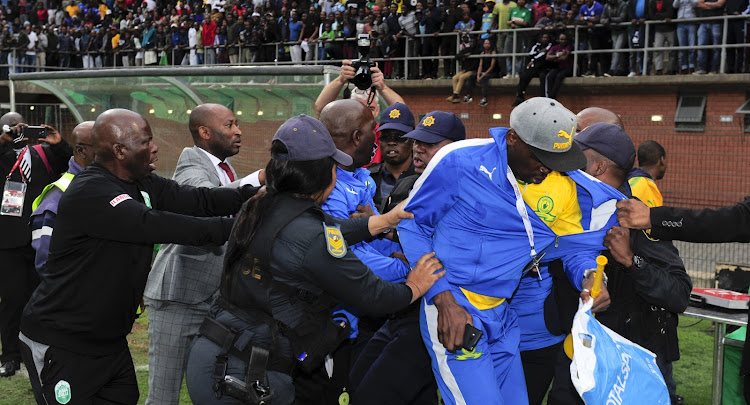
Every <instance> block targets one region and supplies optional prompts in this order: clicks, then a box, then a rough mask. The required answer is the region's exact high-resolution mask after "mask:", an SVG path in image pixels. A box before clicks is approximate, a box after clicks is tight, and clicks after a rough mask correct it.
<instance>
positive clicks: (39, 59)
mask: <svg viewBox="0 0 750 405" xmlns="http://www.w3.org/2000/svg"><path fill="white" fill-rule="evenodd" d="M37 4H40V3H37ZM44 11H45V12H46V11H47V10H44ZM34 33H35V34H36V37H37V42H36V46H35V49H36V62H35V65H36V71H37V72H41V71H43V70H44V68H45V67H46V66H47V47H48V46H49V42H48V41H47V32H46V31H45V30H42V27H40V26H38V25H36V26H34Z"/></svg>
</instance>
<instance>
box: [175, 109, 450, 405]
mask: <svg viewBox="0 0 750 405" xmlns="http://www.w3.org/2000/svg"><path fill="white" fill-rule="evenodd" d="M336 163H339V164H341V165H344V166H348V165H351V163H352V158H351V157H350V156H348V155H346V154H345V153H343V152H341V151H340V150H338V149H336V147H335V145H334V143H333V141H332V139H331V136H330V134H329V132H328V130H327V129H326V128H325V127H324V126H323V124H321V123H320V121H318V120H316V119H314V118H311V117H308V116H305V115H300V116H296V117H293V118H291V119H289V120H287V121H286V122H285V123H284V124H282V125H281V127H280V128H279V129H278V131H277V132H276V134H275V135H274V137H273V141H272V146H271V160H270V161H269V163H268V165H267V166H266V192H265V193H264V194H262V195H258V196H256V197H253V198H252V199H250V200H248V201H247V202H246V203H245V205H244V206H243V207H242V210H241V211H240V213H239V216H238V218H237V222H236V223H235V226H234V229H233V231H232V235H231V236H230V239H229V245H228V247H227V253H226V258H225V262H224V273H223V276H222V284H221V288H220V296H219V297H218V299H217V301H216V303H215V304H214V305H213V307H212V309H211V311H210V312H209V315H208V316H207V317H206V320H205V321H204V322H203V325H202V326H201V329H200V335H199V336H198V338H197V339H196V340H195V342H194V344H193V346H192V348H191V352H190V356H189V360H188V364H187V385H188V390H189V392H190V397H191V399H192V400H193V402H194V403H196V404H206V403H226V404H230V403H255V404H259V403H264V401H266V402H265V403H269V402H271V401H272V403H273V404H274V405H279V404H291V403H292V402H293V401H294V400H295V396H296V397H297V401H298V402H300V400H302V402H307V401H306V400H305V399H307V398H306V397H308V393H307V392H303V391H305V389H304V388H302V389H300V388H299V385H298V384H297V383H299V382H300V381H303V380H306V381H307V382H308V383H309V381H310V380H311V379H314V377H311V376H312V375H315V374H318V375H319V374H321V373H325V368H324V365H323V363H324V359H325V357H326V356H327V355H328V354H330V352H332V351H333V350H334V349H336V347H337V346H338V345H339V343H341V341H343V340H344V339H345V338H346V337H347V336H348V334H349V332H348V325H346V323H345V321H344V322H342V321H340V320H339V319H345V318H339V317H336V320H333V319H332V314H331V311H332V309H333V308H334V306H335V305H336V304H338V303H341V302H343V303H346V304H349V305H352V306H354V307H355V308H358V309H359V310H360V311H362V312H364V313H368V314H372V315H384V314H388V313H393V312H396V311H398V310H400V309H402V308H405V307H406V306H407V305H409V304H410V303H411V302H414V301H415V300H417V299H418V298H419V297H421V296H422V295H423V294H424V293H425V292H426V291H427V290H428V289H429V288H430V287H431V286H432V284H433V283H434V282H435V280H437V279H438V278H440V277H442V276H443V274H444V273H445V272H444V271H441V272H439V273H436V271H438V270H440V269H441V268H442V265H441V264H440V262H439V261H438V260H437V259H436V258H434V253H430V254H427V255H425V256H424V257H422V259H421V260H420V261H419V263H418V264H417V265H416V266H415V267H414V269H413V270H412V271H411V272H410V273H409V276H408V277H407V280H406V283H398V284H396V283H389V282H386V281H383V280H381V279H380V278H379V277H377V276H375V275H374V274H373V273H372V272H371V271H370V270H369V269H368V268H367V267H366V266H365V265H364V264H362V262H360V261H359V259H357V257H356V256H355V255H354V254H353V253H352V252H351V251H349V249H347V243H350V244H353V243H357V242H359V241H361V240H365V239H370V238H372V236H373V235H378V234H380V233H382V232H384V231H388V230H389V229H392V228H394V227H395V226H396V225H397V224H398V222H399V221H400V220H401V219H402V218H408V217H410V216H411V214H408V213H405V212H404V211H403V208H402V207H398V209H396V210H394V211H391V212H389V213H388V214H386V215H381V216H372V217H369V218H356V219H349V220H342V219H334V218H332V217H330V216H329V215H327V214H324V213H323V211H322V210H321V208H320V205H321V204H322V203H323V202H325V201H326V199H327V198H328V196H329V195H330V193H331V190H332V189H333V187H334V185H335V183H336ZM344 240H346V242H344ZM347 367H348V365H347ZM293 376H294V377H293ZM295 386H297V387H298V388H297V391H298V392H296V393H295ZM344 395H346V394H344ZM309 399H310V400H314V401H316V402H318V403H319V399H313V398H309Z"/></svg>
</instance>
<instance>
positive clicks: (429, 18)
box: [421, 0, 455, 79]
mask: <svg viewBox="0 0 750 405" xmlns="http://www.w3.org/2000/svg"><path fill="white" fill-rule="evenodd" d="M422 22H423V24H424V27H425V32H424V33H425V34H427V35H428V36H426V37H422V54H421V56H432V57H437V56H438V50H439V43H440V38H438V34H439V33H440V29H441V25H442V16H441V15H440V8H438V7H437V6H436V5H435V0H427V8H426V9H425V10H424V16H423V17H422ZM429 35H431V36H429ZM454 49H455V47H454ZM437 61H438V60H437V58H433V59H424V60H423V69H422V76H423V78H425V79H437V69H438V62H437Z"/></svg>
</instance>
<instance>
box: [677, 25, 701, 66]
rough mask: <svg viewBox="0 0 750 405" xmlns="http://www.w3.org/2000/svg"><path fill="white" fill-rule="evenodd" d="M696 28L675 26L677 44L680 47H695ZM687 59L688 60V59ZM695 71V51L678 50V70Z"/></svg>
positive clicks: (692, 26) (693, 26) (694, 26)
mask: <svg viewBox="0 0 750 405" xmlns="http://www.w3.org/2000/svg"><path fill="white" fill-rule="evenodd" d="M697 31H698V27H697V26H696V25H695V24H690V23H685V24H677V43H678V44H679V45H680V46H695V39H696V38H695V34H696V32H697ZM688 58H689V59H688ZM688 68H690V69H695V50H686V49H682V50H680V69H682V70H685V69H688Z"/></svg>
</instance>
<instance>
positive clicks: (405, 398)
mask: <svg viewBox="0 0 750 405" xmlns="http://www.w3.org/2000/svg"><path fill="white" fill-rule="evenodd" d="M411 309H412V310H411V311H408V312H407V313H406V314H404V315H403V316H400V317H397V318H394V319H389V320H388V321H387V322H386V323H385V325H383V326H382V327H381V328H380V329H379V330H378V331H377V332H376V333H375V336H373V337H372V339H370V341H369V342H368V344H367V346H365V349H364V350H363V351H362V353H361V354H360V355H359V358H358V359H357V361H356V363H354V367H353V368H352V371H351V373H350V374H349V383H350V385H351V387H352V403H353V404H357V405H363V404H364V405H368V404H373V405H375V404H378V405H379V404H389V405H399V404H403V405H407V404H417V405H434V404H436V403H437V383H435V377H434V376H433V374H432V368H431V365H430V355H429V354H428V353H427V349H426V348H425V347H424V342H423V341H422V334H421V332H420V330H419V311H418V309H419V306H418V305H417V306H416V307H413V308H411Z"/></svg>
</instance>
